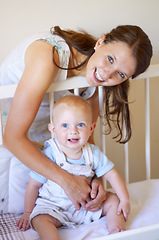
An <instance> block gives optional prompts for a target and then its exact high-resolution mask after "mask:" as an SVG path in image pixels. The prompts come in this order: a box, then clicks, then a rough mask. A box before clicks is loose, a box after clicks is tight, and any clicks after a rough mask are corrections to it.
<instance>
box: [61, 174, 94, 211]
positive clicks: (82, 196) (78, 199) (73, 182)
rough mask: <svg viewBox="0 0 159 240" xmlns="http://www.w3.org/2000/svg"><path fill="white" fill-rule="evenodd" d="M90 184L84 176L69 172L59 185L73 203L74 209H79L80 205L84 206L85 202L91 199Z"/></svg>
mask: <svg viewBox="0 0 159 240" xmlns="http://www.w3.org/2000/svg"><path fill="white" fill-rule="evenodd" d="M66 181H67V182H66ZM90 185H91V183H90V181H89V180H88V179H87V178H86V177H85V176H74V175H71V174H69V175H68V177H67V178H65V184H64V185H63V186H61V187H62V188H63V189H64V191H65V193H66V195H67V196H68V198H69V199H70V200H71V201H72V203H73V204H74V206H75V208H76V210H80V208H81V206H82V207H85V205H86V204H87V202H89V201H91V198H90V192H91V187H90Z"/></svg>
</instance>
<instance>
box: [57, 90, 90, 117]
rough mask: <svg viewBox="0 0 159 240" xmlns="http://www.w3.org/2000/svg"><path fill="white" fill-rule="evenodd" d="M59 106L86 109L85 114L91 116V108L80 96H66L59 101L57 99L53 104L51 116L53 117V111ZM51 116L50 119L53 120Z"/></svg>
mask: <svg viewBox="0 0 159 240" xmlns="http://www.w3.org/2000/svg"><path fill="white" fill-rule="evenodd" d="M61 104H62V105H65V106H71V107H73V106H75V107H79V108H83V109H87V112H88V113H89V114H91V116H92V115H93V114H92V108H91V106H90V104H89V103H88V102H87V101H86V100H85V99H83V98H82V97H80V96H76V95H66V96H63V97H61V98H60V99H58V100H57V101H56V103H55V104H54V106H53V114H52V115H53V116H54V111H55V109H56V108H57V107H58V106H59V105H61ZM53 116H52V118H53ZM92 117H93V116H92Z"/></svg>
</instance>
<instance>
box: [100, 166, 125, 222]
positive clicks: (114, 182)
mask: <svg viewBox="0 0 159 240" xmlns="http://www.w3.org/2000/svg"><path fill="white" fill-rule="evenodd" d="M104 177H105V179H106V180H107V181H108V182H109V183H110V184H111V186H112V188H113V189H114V191H115V192H116V194H117V196H118V198H119V200H120V203H119V207H118V212H117V214H121V212H122V213H123V215H124V218H125V220H127V218H128V215H129V213H130V202H129V193H128V190H127V187H126V184H125V182H124V180H123V179H122V177H121V176H120V174H119V173H118V172H117V170H116V169H115V168H113V169H111V170H110V171H109V172H107V173H106V174H105V175H104Z"/></svg>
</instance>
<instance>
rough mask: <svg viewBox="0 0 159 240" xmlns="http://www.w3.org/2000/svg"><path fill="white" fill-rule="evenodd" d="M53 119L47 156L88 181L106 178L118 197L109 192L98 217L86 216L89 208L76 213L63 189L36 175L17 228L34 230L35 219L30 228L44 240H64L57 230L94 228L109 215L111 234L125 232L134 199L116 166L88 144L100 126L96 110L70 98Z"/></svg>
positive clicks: (62, 101) (55, 109)
mask: <svg viewBox="0 0 159 240" xmlns="http://www.w3.org/2000/svg"><path fill="white" fill-rule="evenodd" d="M52 117H53V121H52V122H53V123H52V124H49V130H50V132H51V133H53V135H54V137H53V139H50V140H48V141H46V142H45V145H44V154H45V155H46V156H47V157H48V158H50V159H51V160H52V161H53V162H55V163H56V164H57V165H59V166H60V167H61V168H63V169H64V170H66V171H68V172H69V173H71V174H73V175H83V176H85V177H87V179H88V181H91V179H92V178H93V176H94V175H95V174H96V175H97V176H98V177H101V176H103V177H104V178H105V179H106V180H107V181H108V182H109V183H110V184H111V186H112V188H113V189H114V191H115V194H114V193H111V192H108V193H107V195H106V196H107V197H106V200H105V201H104V202H103V204H102V205H101V207H100V209H99V210H98V211H96V212H91V211H86V210H85V208H84V207H81V209H80V210H76V209H75V207H74V205H73V203H72V202H71V200H70V199H69V198H68V197H67V195H66V194H65V192H64V191H63V189H62V188H61V187H60V186H59V185H57V184H56V183H54V182H52V181H50V180H49V179H46V178H44V177H43V176H41V175H39V174H37V173H35V172H31V174H30V179H29V183H28V185H27V188H26V194H25V207H24V208H25V212H24V214H23V215H22V217H21V218H20V219H19V221H18V223H17V225H18V227H19V229H21V228H22V229H23V230H27V229H28V228H29V217H30V224H31V226H32V227H33V229H35V230H36V231H37V232H38V234H39V236H40V239H41V240H42V239H44V240H46V239H47V240H52V239H54V240H55V239H56V240H60V236H59V233H58V230H57V228H59V227H62V226H66V227H70V226H74V225H76V224H89V223H91V222H93V221H95V220H97V219H99V218H100V217H102V216H105V215H106V224H107V227H108V230H109V232H110V234H111V233H115V232H120V231H124V230H125V221H126V220H127V218H128V215H129V212H130V203H129V194H128V191H127V188H126V185H125V183H124V181H123V179H122V178H121V176H120V174H119V173H118V172H117V171H116V170H115V168H114V164H113V163H112V162H111V161H109V160H108V159H107V157H106V156H105V155H104V154H103V152H101V151H100V149H99V148H98V147H97V146H95V145H93V144H89V143H88V139H89V137H90V135H91V134H92V132H93V131H94V128H95V126H96V123H95V122H92V109H91V106H90V105H89V104H88V102H87V101H86V100H84V99H83V98H81V97H79V96H74V95H69V96H64V97H62V98H60V99H59V100H58V101H57V102H56V103H55V104H54V107H53V116H52ZM79 191H80V189H79Z"/></svg>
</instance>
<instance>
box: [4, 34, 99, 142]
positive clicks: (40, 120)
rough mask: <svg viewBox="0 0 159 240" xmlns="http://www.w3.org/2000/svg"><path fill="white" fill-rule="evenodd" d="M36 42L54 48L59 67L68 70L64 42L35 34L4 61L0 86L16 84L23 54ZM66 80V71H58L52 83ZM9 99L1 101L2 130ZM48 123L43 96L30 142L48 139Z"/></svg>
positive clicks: (47, 98)
mask: <svg viewBox="0 0 159 240" xmlns="http://www.w3.org/2000/svg"><path fill="white" fill-rule="evenodd" d="M36 40H43V41H46V42H48V43H50V44H51V45H52V46H54V47H55V49H56V50H57V52H58V54H59V60H60V66H61V67H64V68H68V64H69V57H70V49H69V47H68V45H67V44H66V42H65V41H64V40H63V39H62V38H61V37H59V36H57V35H52V34H51V33H50V32H46V33H39V34H36V35H34V36H32V37H30V38H28V39H26V40H25V41H23V42H22V43H21V44H20V45H19V46H17V47H16V48H15V49H14V50H13V51H12V52H11V53H10V55H8V57H7V58H6V59H5V61H4V62H3V63H2V65H1V66H0V85H7V84H18V83H19V81H20V79H21V77H22V74H23V72H24V68H25V52H26V50H27V48H28V47H29V45H30V44H31V43H33V42H34V41H36ZM66 78H67V70H62V69H59V71H58V74H57V76H56V78H55V79H54V81H61V80H62V81H63V80H66ZM85 92H87V94H84V95H85V96H83V97H84V98H86V99H87V98H89V97H91V96H92V95H93V94H94V92H95V88H94V87H90V88H88V90H87V91H85ZM66 94H70V92H68V91H66V92H63V93H58V94H56V99H58V98H59V97H61V96H62V95H66ZM11 101H12V100H11V99H6V100H3V101H2V106H1V107H2V123H3V129H4V128H5V125H6V122H7V118H8V113H9V110H10V106H11ZM49 121H50V110H49V96H48V94H45V97H44V99H43V101H42V103H41V106H40V108H39V111H38V113H37V116H36V118H35V120H34V122H33V124H32V126H31V128H30V139H31V140H32V141H37V142H44V141H45V140H47V139H49V138H50V133H49V131H48V129H47V126H48V123H49Z"/></svg>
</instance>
